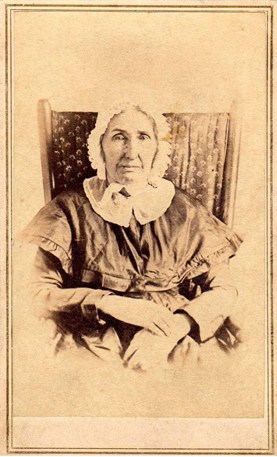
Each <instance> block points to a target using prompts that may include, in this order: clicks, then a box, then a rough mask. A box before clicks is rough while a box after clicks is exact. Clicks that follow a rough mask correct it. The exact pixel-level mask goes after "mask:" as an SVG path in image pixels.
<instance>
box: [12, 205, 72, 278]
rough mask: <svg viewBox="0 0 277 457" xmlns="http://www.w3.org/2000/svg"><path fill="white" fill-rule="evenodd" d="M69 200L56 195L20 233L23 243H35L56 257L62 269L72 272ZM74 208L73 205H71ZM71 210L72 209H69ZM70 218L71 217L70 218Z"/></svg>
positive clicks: (68, 272)
mask: <svg viewBox="0 0 277 457" xmlns="http://www.w3.org/2000/svg"><path fill="white" fill-rule="evenodd" d="M69 204H70V200H69V199H68V202H66V201H63V200H62V198H59V197H56V198H55V199H54V200H52V201H51V202H49V203H47V205H45V206H44V207H43V208H42V209H41V210H40V211H39V212H38V213H37V215H36V216H35V217H34V218H33V219H32V221H31V222H30V223H29V224H28V225H27V227H26V228H25V229H24V230H23V232H22V233H21V234H20V239H21V241H22V242H25V243H32V244H36V245H37V246H38V247H39V248H41V249H43V250H44V251H45V252H49V253H50V254H52V255H53V256H54V257H56V258H57V259H58V260H59V261H60V263H61V265H62V268H63V270H64V271H65V272H66V273H67V274H72V227H71V225H70V219H69V217H68V214H69V212H70V208H69ZM72 207H73V208H74V206H73V205H72ZM71 212H72V210H71ZM71 219H72V218H71Z"/></svg>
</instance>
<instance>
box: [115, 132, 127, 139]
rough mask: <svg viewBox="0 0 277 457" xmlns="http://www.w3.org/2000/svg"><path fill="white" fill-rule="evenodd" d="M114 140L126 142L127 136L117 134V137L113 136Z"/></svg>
mask: <svg viewBox="0 0 277 457" xmlns="http://www.w3.org/2000/svg"><path fill="white" fill-rule="evenodd" d="M113 140H116V141H118V140H119V141H124V140H125V136H124V135H122V133H117V134H116V135H114V136H113Z"/></svg>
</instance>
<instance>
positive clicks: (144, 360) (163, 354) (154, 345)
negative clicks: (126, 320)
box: [124, 329, 175, 371]
mask: <svg viewBox="0 0 277 457" xmlns="http://www.w3.org/2000/svg"><path fill="white" fill-rule="evenodd" d="M174 346H175V343H173V341H172V339H171V338H170V337H167V336H164V335H163V336H157V335H153V334H152V333H151V332H149V331H148V330H145V329H143V330H141V331H140V332H138V333H137V334H136V335H135V336H134V338H133V339H132V341H131V343H130V345H129V347H128V349H127V351H126V352H125V354H124V362H125V365H126V366H127V367H128V368H130V369H131V370H142V371H147V370H150V369H151V368H155V367H160V368H162V367H164V365H165V364H166V363H167V358H168V355H169V354H170V352H171V351H172V349H173V348H174Z"/></svg>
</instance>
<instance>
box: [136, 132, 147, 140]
mask: <svg viewBox="0 0 277 457" xmlns="http://www.w3.org/2000/svg"><path fill="white" fill-rule="evenodd" d="M138 138H139V140H142V141H144V140H150V136H149V135H147V134H146V133H140V134H139V137H138Z"/></svg>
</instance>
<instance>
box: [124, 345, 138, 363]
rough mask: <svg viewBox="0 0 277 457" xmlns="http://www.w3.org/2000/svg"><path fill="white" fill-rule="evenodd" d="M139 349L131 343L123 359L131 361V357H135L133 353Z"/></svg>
mask: <svg viewBox="0 0 277 457" xmlns="http://www.w3.org/2000/svg"><path fill="white" fill-rule="evenodd" d="M137 350H138V347H134V346H133V345H130V346H129V347H128V349H127V351H126V352H125V354H124V357H123V360H124V361H125V362H129V360H130V358H131V357H133V355H134V354H135V353H136V352H137Z"/></svg>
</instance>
